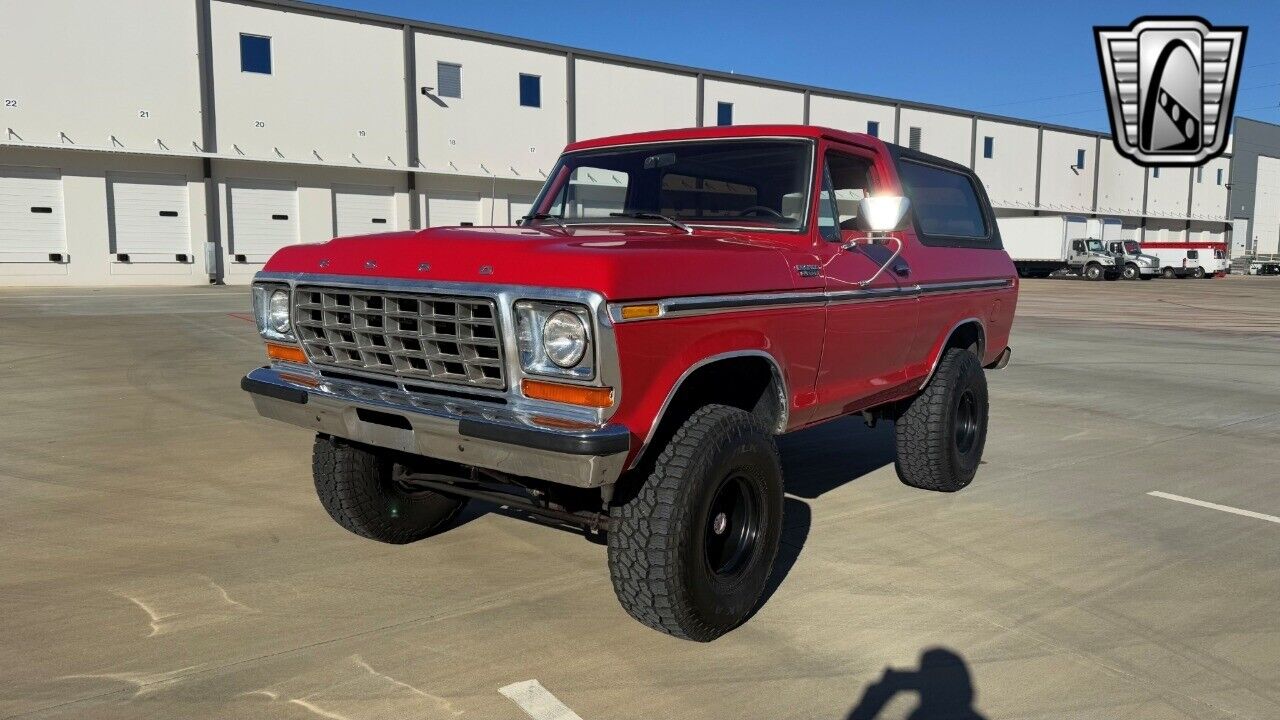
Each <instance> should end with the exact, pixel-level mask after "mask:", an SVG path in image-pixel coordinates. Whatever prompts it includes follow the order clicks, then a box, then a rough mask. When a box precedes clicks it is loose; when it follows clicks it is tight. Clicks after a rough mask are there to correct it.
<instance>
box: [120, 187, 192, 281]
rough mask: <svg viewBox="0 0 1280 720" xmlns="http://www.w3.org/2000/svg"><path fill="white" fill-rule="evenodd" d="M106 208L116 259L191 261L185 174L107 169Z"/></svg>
mask: <svg viewBox="0 0 1280 720" xmlns="http://www.w3.org/2000/svg"><path fill="white" fill-rule="evenodd" d="M107 207H108V217H109V218H110V220H109V222H110V228H111V247H112V252H113V253H115V256H116V259H117V260H120V261H124V260H126V259H127V260H128V262H191V261H192V254H191V216H190V193H189V192H188V191H187V178H186V177H185V176H183V175H152V174H146V175H143V174H132V173H130V174H126V173H107Z"/></svg>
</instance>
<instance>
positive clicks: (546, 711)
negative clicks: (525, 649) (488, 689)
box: [498, 680, 582, 720]
mask: <svg viewBox="0 0 1280 720" xmlns="http://www.w3.org/2000/svg"><path fill="white" fill-rule="evenodd" d="M498 692H500V693H502V694H503V695H506V696H507V698H508V699H510V700H511V702H513V703H515V704H516V705H519V706H520V709H521V710H523V711H524V714H525V715H528V716H529V717H531V718H533V720H582V718H581V717H578V713H576V712H574V711H572V710H570V709H569V708H568V706H566V705H565V704H564V703H562V702H560V700H559V699H558V698H556V696H555V695H552V694H551V691H550V690H548V689H546V688H544V687H542V683H540V682H538V681H537V680H525V681H524V682H518V683H511V684H510V685H507V686H506V687H500V688H498Z"/></svg>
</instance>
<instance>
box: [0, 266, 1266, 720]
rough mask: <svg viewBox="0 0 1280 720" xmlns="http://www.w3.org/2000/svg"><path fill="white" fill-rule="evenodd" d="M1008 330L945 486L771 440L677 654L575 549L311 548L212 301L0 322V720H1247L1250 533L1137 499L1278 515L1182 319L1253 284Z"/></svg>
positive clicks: (1260, 383) (525, 533) (1, 315)
mask: <svg viewBox="0 0 1280 720" xmlns="http://www.w3.org/2000/svg"><path fill="white" fill-rule="evenodd" d="M1023 297H1024V300H1023V304H1022V309H1021V311H1020V313H1019V318H1018V323H1017V326H1016V328H1015V333H1014V338H1013V345H1014V348H1015V354H1014V360H1013V363H1012V364H1011V365H1010V366H1009V368H1008V369H1006V370H1004V371H1001V372H998V373H992V374H991V375H990V382H991V392H992V406H993V407H992V419H993V422H992V427H991V431H990V435H989V438H988V446H987V451H986V461H985V462H986V464H985V465H984V466H983V468H982V470H981V471H980V473H979V476H978V478H977V480H975V482H974V484H973V485H972V486H970V487H969V488H967V489H966V490H964V491H962V492H960V493H957V494H954V495H940V494H931V493H925V492H921V491H916V490H912V489H910V488H907V487H905V486H903V485H901V484H900V483H899V482H898V481H897V479H896V477H895V476H894V473H893V468H892V465H891V463H892V452H891V442H890V440H891V429H890V428H888V427H886V426H881V427H880V428H877V429H875V430H868V429H866V428H864V427H862V425H861V422H860V421H855V420H848V421H841V422H837V423H833V424H830V425H827V426H824V427H821V428H817V429H814V430H810V431H806V432H804V433H801V434H797V435H794V436H789V437H787V438H784V440H783V443H782V446H783V449H784V454H785V462H786V469H787V480H788V488H789V493H790V497H789V498H788V502H787V508H786V509H787V518H786V525H787V531H786V537H785V546H784V548H783V552H782V557H781V560H780V563H779V568H778V571H777V573H776V577H775V579H776V582H775V584H774V587H773V588H772V594H771V596H770V598H769V599H768V602H766V603H765V605H764V606H763V607H762V608H761V609H760V611H759V613H758V614H757V615H756V617H755V618H754V619H752V620H751V621H750V622H749V623H748V624H747V625H745V626H744V627H742V628H740V629H739V630H737V631H735V632H733V633H731V634H730V635H728V636H726V637H724V638H723V639H721V640H719V641H717V642H715V643H712V644H709V645H699V644H693V643H688V642H682V641H677V640H673V639H671V638H668V637H666V636H663V635H660V634H658V633H655V632H653V631H651V630H648V629H646V628H644V627H642V626H640V625H639V624H637V623H635V622H633V621H632V620H630V619H629V618H628V617H627V616H626V614H625V613H624V612H623V611H622V610H621V609H620V608H619V607H618V605H617V603H616V601H615V600H614V597H613V593H612V590H611V588H610V585H609V580H608V575H607V569H606V567H605V558H604V548H603V547H601V546H600V545H599V544H596V543H592V542H588V541H587V540H584V539H583V538H582V537H581V536H578V535H575V534H572V533H569V532H565V531H561V530H556V529H551V528H547V527H543V526H540V525H536V524H533V523H530V522H527V521H523V520H520V519H517V518H513V517H508V516H505V515H502V514H498V513H494V512H489V510H490V509H491V508H487V507H485V506H483V505H479V504H473V505H471V506H470V508H469V510H468V511H467V512H466V513H465V514H464V516H463V518H462V521H461V523H460V524H459V526H458V527H455V528H453V529H452V530H450V531H449V532H447V533H445V534H443V535H441V536H439V537H436V538H432V539H429V540H426V541H423V542H419V543H416V544H413V545H410V546H404V547H391V546H385V545H379V544H377V543H373V542H369V541H365V540H362V539H360V538H357V537H355V536H353V535H350V534H348V533H346V532H345V531H343V530H342V529H341V528H340V527H338V526H337V525H336V524H334V523H333V522H332V521H330V520H329V519H328V517H327V516H326V515H325V514H324V512H323V510H322V509H321V508H320V506H319V504H318V502H317V501H316V500H315V497H314V493H313V490H312V488H311V483H310V474H309V448H310V436H309V435H308V434H307V433H305V432H304V431H301V430H297V429H294V428H291V427H288V426H285V425H280V424H275V423H271V422H269V421H265V420H261V419H259V418H258V417H257V416H256V415H255V414H254V412H253V409H252V406H251V404H250V402H249V401H248V399H247V398H246V397H244V395H243V393H241V392H240V390H239V389H238V385H237V383H238V380H239V377H240V375H241V374H242V373H243V372H244V371H245V370H246V369H248V368H251V367H253V366H255V365H257V364H260V363H261V362H262V358H263V353H262V347H261V344H260V342H259V341H258V339H257V336H256V333H255V332H254V330H253V327H252V325H251V323H250V322H248V320H247V317H248V315H247V309H248V293H247V291H246V290H245V289H244V288H208V289H198V290H189V291H184V290H174V289H166V290H154V291H148V290H112V291H96V292H95V291H82V290H74V291H73V290H64V291H37V290H15V291H6V292H3V293H0V391H2V392H3V397H4V398H5V399H6V401H7V402H6V409H5V414H4V416H3V420H2V421H0V499H2V500H3V502H0V610H2V612H0V647H2V648H3V649H4V652H3V654H0V718H13V717H21V718H104V719H109V718H231V717H235V718H330V719H334V718H336V719H339V720H373V719H375V718H377V719H382V718H387V717H404V718H424V719H428V718H454V717H475V718H497V719H512V720H514V719H516V718H521V717H524V714H523V712H522V710H521V709H520V708H519V707H518V706H517V705H516V704H515V703H513V702H512V700H510V699H508V698H507V697H505V696H504V695H502V694H500V693H499V688H503V687H507V686H510V685H512V684H513V683H521V682H523V681H526V680H533V679H536V680H537V681H538V682H539V683H540V685H541V686H542V687H544V688H545V689H546V690H547V691H549V692H550V693H552V694H554V696H555V698H558V700H559V701H560V702H562V703H563V704H564V705H565V706H567V707H568V708H571V709H572V711H573V712H575V713H577V714H578V715H579V716H580V717H581V718H583V719H584V720H601V719H604V718H609V719H611V720H613V719H618V718H656V717H671V718H708V719H709V718H717V719H719V718H762V719H763V718H769V719H770V720H773V719H776V718H832V719H833V720H839V719H841V718H846V717H871V716H872V714H874V716H875V717H878V718H901V717H906V716H907V715H908V714H910V713H911V712H912V710H913V708H915V707H916V705H917V703H918V702H920V701H921V699H922V698H923V700H924V701H925V702H926V703H927V704H928V703H931V704H930V705H929V707H931V708H934V709H935V710H936V709H937V708H942V709H943V710H954V711H957V712H959V711H960V710H964V709H966V708H967V709H970V710H973V711H976V712H978V713H980V714H981V715H982V716H985V717H988V718H1082V719H1083V718H1089V719H1094V718H1104V717H1124V718H1150V719H1156V718H1159V719H1165V718H1198V719H1199V718H1257V719H1262V718H1274V717H1278V716H1280V620H1278V619H1277V618H1280V592H1278V591H1280V564H1277V563H1276V561H1275V560H1276V558H1277V557H1280V524H1276V523H1273V522H1268V521H1266V520H1263V519H1258V518H1255V517H1246V516H1241V515H1236V514H1232V513H1227V512H1222V511H1219V510H1214V509H1211V508H1206V507H1201V506H1196V505H1189V504H1186V503H1184V502H1177V501H1173V500H1169V499H1166V498H1163V497H1156V496H1151V495H1149V494H1148V493H1149V492H1151V491H1161V492H1165V493H1169V494H1173V495H1177V496H1181V497H1186V498H1192V499H1197V500H1202V501H1206V502H1210V503H1217V504H1221V505H1226V506H1231V507H1235V508H1240V509H1244V510H1249V511H1253V512H1256V513H1260V514H1270V515H1280V485H1278V484H1277V482H1276V481H1277V478H1280V446H1278V445H1276V443H1275V437H1276V436H1277V432H1278V431H1280V362H1277V360H1276V353H1277V350H1278V349H1280V327H1277V325H1276V324H1275V323H1272V322H1271V321H1270V320H1267V319H1265V318H1264V321H1260V322H1259V323H1255V324H1253V325H1250V326H1249V327H1246V328H1244V329H1243V330H1241V329H1240V328H1237V327H1235V325H1236V324H1237V323H1236V322H1235V321H1234V320H1230V317H1229V316H1228V320H1229V322H1227V323H1226V325H1227V326H1224V324H1223V323H1216V324H1215V323H1212V322H1202V321H1201V320H1199V319H1198V318H1201V317H1202V316H1204V315H1205V314H1206V313H1207V314H1208V316H1210V317H1214V316H1221V314H1222V313H1224V312H1225V313H1230V311H1231V310H1232V305H1233V304H1237V305H1238V304H1243V303H1245V302H1246V300H1245V299H1244V298H1248V302H1249V303H1250V306H1249V307H1248V308H1246V311H1247V312H1256V311H1259V310H1269V311H1272V312H1274V309H1275V308H1276V307H1277V306H1278V305H1280V278H1228V279H1224V280H1216V281H1191V280H1187V281H1163V280H1157V281H1153V282H1150V283H1105V284H1100V283H1095V284H1087V283H1080V282H1072V281H1054V280H1046V281H1028V282H1026V283H1025V284H1024V289H1023ZM1076 308H1078V309H1080V310H1081V311H1080V312H1066V311H1064V310H1066V309H1076ZM1197 308H1199V310H1197ZM1205 308H1208V309H1207V310H1204V309H1205ZM1126 311H1129V312H1128V313H1127V314H1126ZM1215 313H1217V315H1215ZM1262 314H1265V313H1262ZM1269 317H1276V315H1271V316H1269ZM1268 323H1270V324H1268ZM934 649H940V650H942V652H936V651H935V652H930V651H931V650H934ZM926 653H928V654H926ZM922 659H923V662H924V665H925V666H926V669H925V671H923V672H922V673H920V672H916V671H918V670H920V666H921V663H922ZM886 669H893V670H894V672H890V673H888V675H886ZM970 696H971V697H970ZM876 713H878V714H876Z"/></svg>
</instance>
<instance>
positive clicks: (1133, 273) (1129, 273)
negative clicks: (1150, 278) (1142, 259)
mask: <svg viewBox="0 0 1280 720" xmlns="http://www.w3.org/2000/svg"><path fill="white" fill-rule="evenodd" d="M1141 276H1142V273H1141V272H1140V271H1139V270H1138V266H1137V265H1134V264H1133V263H1128V264H1126V265H1125V266H1124V279H1125V280H1137V279H1138V278H1139V277H1141Z"/></svg>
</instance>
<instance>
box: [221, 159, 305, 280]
mask: <svg viewBox="0 0 1280 720" xmlns="http://www.w3.org/2000/svg"><path fill="white" fill-rule="evenodd" d="M227 194H228V196H229V199H228V202H227V214H228V215H229V216H230V218H231V219H230V225H231V257H232V259H233V260H234V261H235V262H241V263H263V262H266V261H267V260H268V259H270V257H271V256H272V255H273V254H274V253H275V251H276V250H279V249H280V248H282V247H284V246H285V245H294V244H297V243H298V241H299V235H298V186H297V185H296V184H294V183H291V182H284V181H276V180H231V181H229V182H228V183H227Z"/></svg>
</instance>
